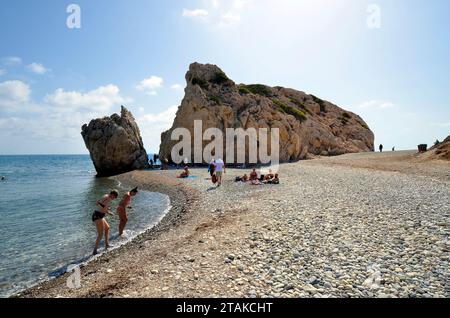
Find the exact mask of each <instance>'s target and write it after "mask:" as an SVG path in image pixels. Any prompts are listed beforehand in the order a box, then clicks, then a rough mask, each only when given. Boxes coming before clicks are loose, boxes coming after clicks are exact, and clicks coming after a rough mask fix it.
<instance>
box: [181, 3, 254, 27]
mask: <svg viewBox="0 0 450 318" xmlns="http://www.w3.org/2000/svg"><path fill="white" fill-rule="evenodd" d="M250 2H251V1H250V0H232V1H230V0H227V1H219V0H204V1H203V4H204V6H205V9H195V10H188V9H184V10H183V17H191V18H197V19H199V20H202V21H205V22H208V24H210V25H212V26H218V27H221V28H222V27H230V26H237V25H239V23H240V22H241V13H242V12H243V10H244V9H245V7H246V6H248V4H250Z"/></svg>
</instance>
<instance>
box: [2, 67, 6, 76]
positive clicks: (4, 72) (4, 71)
mask: <svg viewBox="0 0 450 318" xmlns="http://www.w3.org/2000/svg"><path fill="white" fill-rule="evenodd" d="M6 73H7V72H6V70H5V69H2V68H0V76H3V75H6Z"/></svg>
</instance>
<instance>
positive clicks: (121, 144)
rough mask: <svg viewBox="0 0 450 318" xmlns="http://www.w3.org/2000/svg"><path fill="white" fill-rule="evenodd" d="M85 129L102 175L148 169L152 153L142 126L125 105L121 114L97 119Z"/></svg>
mask: <svg viewBox="0 0 450 318" xmlns="http://www.w3.org/2000/svg"><path fill="white" fill-rule="evenodd" d="M81 129H82V131H81V135H82V136H83V139H84V143H85V144H86V147H87V149H88V150H89V153H90V154H91V159H92V161H93V163H94V166H95V169H96V170H97V175H98V176H100V177H104V176H112V175H117V174H120V173H125V172H128V171H132V170H137V169H145V168H148V166H149V164H148V156H147V152H146V151H145V149H144V145H143V143H142V138H141V134H140V132H139V127H138V126H137V124H136V122H135V120H134V117H133V115H132V114H131V113H130V112H129V111H128V109H126V108H125V107H124V106H122V110H121V114H120V116H119V115H117V114H113V115H112V116H111V117H104V118H98V119H94V120H92V121H91V122H90V123H89V125H83V127H82V128H81Z"/></svg>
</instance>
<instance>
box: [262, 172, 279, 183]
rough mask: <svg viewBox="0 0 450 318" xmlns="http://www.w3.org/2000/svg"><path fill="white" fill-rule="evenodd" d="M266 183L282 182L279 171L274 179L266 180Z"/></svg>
mask: <svg viewBox="0 0 450 318" xmlns="http://www.w3.org/2000/svg"><path fill="white" fill-rule="evenodd" d="M264 183H265V184H280V179H279V177H278V173H275V175H274V176H273V178H272V179H268V180H265V181H264Z"/></svg>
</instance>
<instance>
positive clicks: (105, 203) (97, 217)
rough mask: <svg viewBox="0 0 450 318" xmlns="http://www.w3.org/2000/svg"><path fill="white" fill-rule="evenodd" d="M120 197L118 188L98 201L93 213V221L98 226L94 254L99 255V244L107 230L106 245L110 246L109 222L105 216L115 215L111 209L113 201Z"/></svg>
mask: <svg viewBox="0 0 450 318" xmlns="http://www.w3.org/2000/svg"><path fill="white" fill-rule="evenodd" d="M118 197H119V192H118V191H117V190H112V191H111V192H110V193H109V194H105V195H104V196H103V198H102V199H100V200H98V201H97V203H96V206H97V209H96V210H95V211H94V214H92V222H94V223H95V226H96V227H97V241H95V247H94V253H93V254H94V255H97V250H98V246H99V245H100V242H101V241H102V238H103V232H105V247H106V248H109V247H110V245H109V224H108V222H106V220H105V216H106V215H107V214H108V215H113V214H112V213H111V211H110V210H109V205H110V204H111V202H112V201H113V200H115V199H117V198H118Z"/></svg>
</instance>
